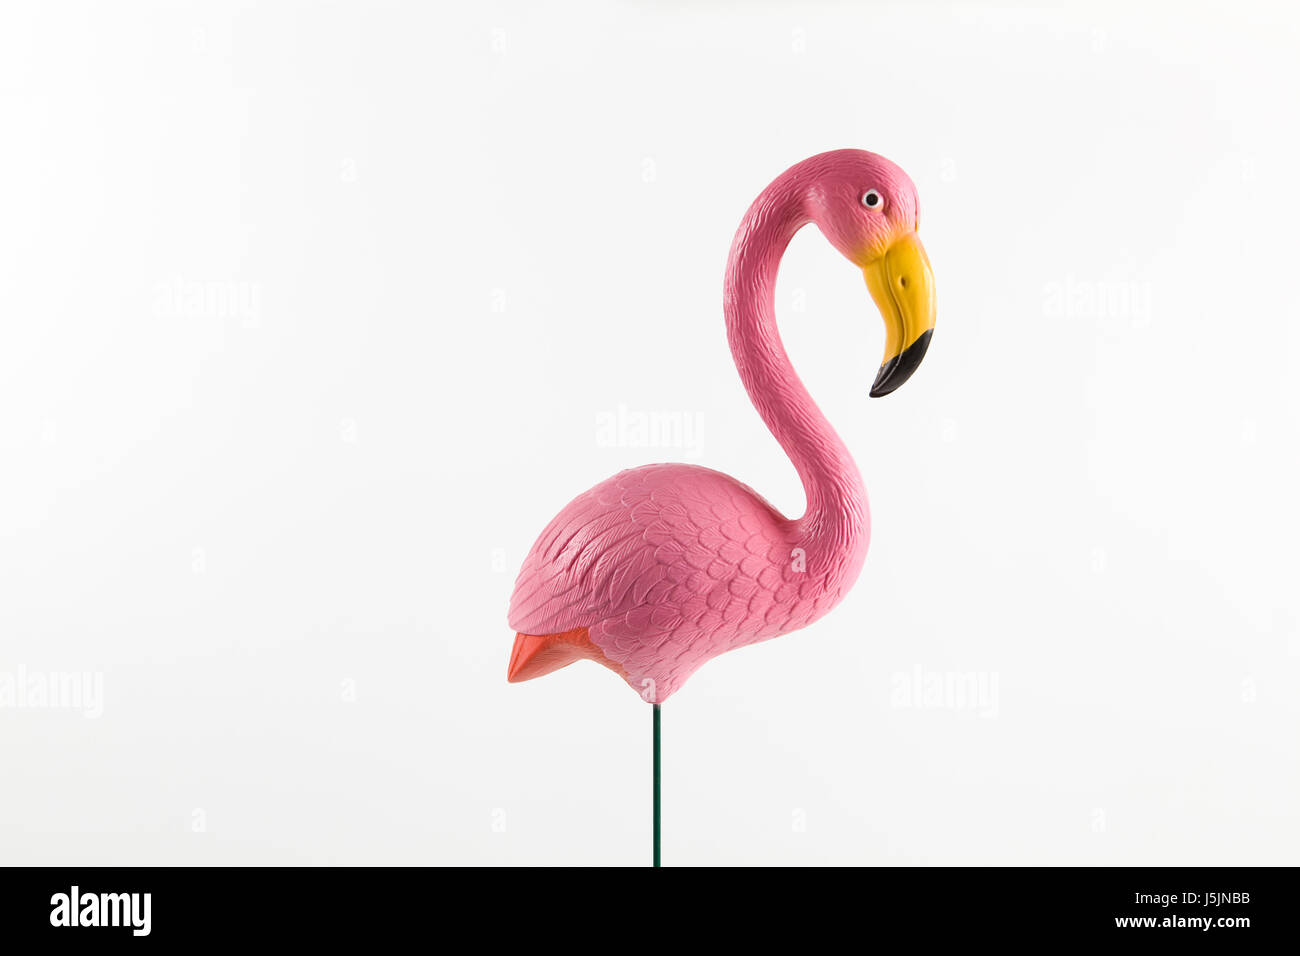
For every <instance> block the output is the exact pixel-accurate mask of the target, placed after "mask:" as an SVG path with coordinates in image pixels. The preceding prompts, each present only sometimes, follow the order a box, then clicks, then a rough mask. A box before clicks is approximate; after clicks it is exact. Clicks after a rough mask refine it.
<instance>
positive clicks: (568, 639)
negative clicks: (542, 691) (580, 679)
mask: <svg viewBox="0 0 1300 956" xmlns="http://www.w3.org/2000/svg"><path fill="white" fill-rule="evenodd" d="M580 660H589V661H595V662H596V663H598V664H604V665H605V666H606V667H608V668H609V669H610V670H613V671H616V672H618V673H619V674H622V673H623V669H622V668H621V667H619V666H618V665H617V664H615V663H614V662H613V661H611V660H610V659H609V658H607V657H606V656H605V654H604V652H602V651H601V649H600V648H599V647H597V646H596V645H595V644H593V643H592V641H591V638H590V637H588V636H587V629H586V628H585V627H578V628H574V629H573V630H572V631H565V632H564V633H562V634H516V635H515V648H514V650H513V651H511V652H510V669H509V671H507V672H506V680H508V681H510V683H512V684H517V683H519V682H520V681H525V680H532V679H533V678H534V677H543V676H545V675H547V674H549V673H551V672H552V671H558V670H559V669H560V668H561V667H568V666H569V665H570V664H572V663H573V662H574V661H580Z"/></svg>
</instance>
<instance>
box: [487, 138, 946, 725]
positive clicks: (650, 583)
mask: <svg viewBox="0 0 1300 956" xmlns="http://www.w3.org/2000/svg"><path fill="white" fill-rule="evenodd" d="M810 222H812V223H816V224H817V226H818V228H819V229H820V230H821V231H822V233H823V234H824V235H825V236H826V237H827V239H829V240H830V242H831V243H832V245H834V246H835V247H836V248H837V249H839V251H840V252H841V253H843V254H844V255H845V256H846V257H847V258H849V259H850V260H851V261H853V262H854V263H855V264H857V265H858V266H859V267H860V268H862V269H863V273H864V275H865V276H866V279H867V285H868V288H869V289H870V290H871V294H872V297H873V299H875V300H876V304H877V305H878V306H879V307H880V309H881V312H882V315H883V316H885V319H886V326H887V336H886V362H885V363H884V364H883V365H882V366H881V370H880V374H879V376H878V377H877V380H876V383H875V385H874V386H873V387H872V391H871V394H872V395H884V394H888V393H889V392H891V391H893V389H894V388H897V387H898V385H899V384H901V382H902V381H905V380H906V379H907V377H908V376H909V375H910V374H911V373H912V371H913V370H914V369H915V368H916V366H917V364H919V362H920V359H921V356H922V355H923V354H924V353H925V350H926V348H927V347H928V344H929V340H930V329H931V328H932V326H933V299H932V297H931V292H930V289H931V284H932V277H931V276H930V271H929V261H928V260H927V259H926V258H925V254H924V250H923V249H922V248H921V247H920V245H919V243H918V242H917V240H916V237H915V234H914V233H915V230H916V227H917V203H916V193H915V187H914V186H913V185H912V182H911V180H910V179H909V178H908V177H907V175H906V173H904V172H903V171H902V170H901V169H899V168H898V167H897V166H895V165H894V164H893V163H891V162H889V160H887V159H884V158H883V157H880V156H877V155H875V154H874V153H868V152H864V151H862V150H835V151H833V152H829V153H822V154H820V155H818V156H814V157H812V158H811V159H807V160H805V161H803V162H802V163H798V164H796V165H795V166H793V167H791V168H790V169H788V170H786V172H785V173H783V174H782V175H781V176H780V177H778V178H777V179H776V180H775V181H774V182H773V183H772V184H771V185H770V186H768V187H767V189H765V190H763V192H762V193H761V194H760V195H759V197H758V198H757V199H756V200H755V201H754V203H753V204H752V205H751V206H750V208H749V211H748V212H747V213H746V214H745V217H744V219H743V220H742V221H741V224H740V228H739V229H738V230H737V233H736V237H735V240H734V241H733V243H732V247H731V254H730V257H729V259H728V263H727V272H726V281H725V286H724V294H723V311H724V313H725V316H726V324H727V337H728V341H729V343H730V345H731V351H732V355H733V358H734V359H735V362H736V368H737V370H738V371H739V372H740V377H741V381H742V383H743V384H744V386H745V389H746V391H747V392H748V393H749V397H750V399H751V401H752V402H753V403H754V406H755V408H756V409H757V410H758V412H759V414H760V415H761V416H762V418H763V421H764V422H765V423H766V424H767V426H768V428H769V429H770V430H771V432H772V434H773V436H774V437H775V438H776V439H777V441H778V442H779V443H780V445H781V447H782V448H783V449H784V451H785V452H786V454H787V455H789V457H790V460H791V462H792V464H793V465H794V467H795V469H796V470H797V471H798V473H799V476H800V479H801V480H802V483H803V487H804V493H805V495H806V497H807V510H806V511H805V513H804V514H803V515H802V516H801V517H799V518H795V519H791V518H786V517H785V516H783V515H782V514H781V513H780V512H778V511H777V510H776V509H775V508H773V507H772V506H771V505H770V504H768V502H767V501H765V500H764V499H763V498H762V497H761V496H759V495H758V494H757V493H755V492H754V491H753V490H752V489H751V488H749V487H748V486H746V485H744V484H741V483H740V482H739V481H737V480H736V479H734V478H732V477H730V476H728V475H724V474H722V473H720V472H717V471H712V470H710V469H708V468H701V467H698V466H695V465H682V464H659V465H646V466H644V467H641V468H634V469H631V470H629V471H624V472H621V473H619V474H617V475H615V476H614V477H612V478H610V479H608V480H606V481H604V482H601V483H600V484H598V485H596V486H595V487H594V488H592V489H591V490H589V491H587V492H586V493H584V494H582V495H579V496H578V497H577V498H575V499H574V500H573V501H571V502H570V503H569V504H568V505H567V506H565V508H564V509H563V510H562V511H561V512H560V513H559V514H558V515H557V516H556V517H555V518H554V520H552V521H551V523H550V524H549V525H547V527H546V529H545V530H544V531H543V532H542V534H541V536H540V537H539V538H538V539H537V542H536V543H535V544H534V545H533V547H532V550H531V551H530V552H529V553H528V556H527V557H526V558H525V559H524V563H523V568H522V569H521V570H520V572H519V578H518V581H517V582H516V584H515V591H514V596H513V597H512V599H511V602H510V612H509V623H510V626H511V627H512V628H513V629H514V630H515V632H516V636H515V646H514V651H513V653H512V655H511V659H510V666H509V671H508V677H509V679H510V680H512V681H521V680H528V679H530V678H533V677H540V676H542V675H543V674H547V673H550V672H551V671H553V670H556V669H558V668H560V667H563V666H565V665H566V664H569V663H572V662H573V661H576V660H581V659H584V658H586V659H591V660H596V661H598V662H600V663H602V664H604V665H606V666H607V667H609V668H611V669H612V670H614V671H615V672H616V673H618V674H619V675H620V676H622V677H623V679H624V680H626V681H627V683H628V684H629V685H630V686H631V687H632V689H633V690H635V691H636V692H637V693H638V694H640V695H641V696H642V697H643V698H644V699H645V700H647V701H650V702H652V703H655V704H659V703H661V702H663V701H664V700H667V699H668V697H670V696H671V695H672V694H673V693H674V692H676V691H677V690H678V689H680V687H681V686H682V683H683V682H684V681H685V680H686V679H687V678H688V677H689V676H690V675H691V674H692V673H693V672H694V671H695V670H696V669H697V668H698V667H699V666H700V665H701V664H703V663H704V662H705V661H707V660H709V659H710V658H712V657H716V656H717V655H718V654H721V653H723V652H724V651H729V650H733V649H735V648H738V647H741V646H744V645H746V644H752V643H754V642H756V641H762V640H766V639H768V638H771V637H776V636H777V635H779V634H785V633H788V632H790V631H794V630H797V629H798V628H801V627H804V626H806V625H808V624H810V623H812V622H813V621H815V620H817V619H818V618H819V617H821V616H822V615H824V614H825V613H826V612H827V611H829V610H830V609H831V608H832V607H834V606H835V605H836V604H837V603H838V602H839V601H840V599H841V598H842V597H843V596H844V595H845V593H847V591H848V589H849V588H850V587H851V586H852V585H853V582H854V581H855V580H856V578H857V576H858V573H859V571H861V569H862V565H863V561H864V559H865V557H866V552H867V542H868V538H869V535H870V528H869V518H868V512H867V499H866V492H865V490H864V488H863V485H862V478H861V476H860V475H859V473H858V469H857V466H856V465H855V464H854V462H853V458H852V457H851V456H850V455H849V452H848V449H847V448H846V447H845V446H844V443H843V442H842V441H841V440H840V438H839V436H838V435H837V434H836V433H835V431H834V429H832V428H831V426H830V423H829V422H827V420H826V419H825V417H824V416H823V415H822V413H821V411H820V410H819V409H818V408H817V405H816V404H815V403H814V402H813V400H812V398H811V396H810V395H809V394H808V391H807V389H805V388H804V386H803V383H802V382H801V381H800V380H799V377H798V375H797V374H795V371H794V368H793V367H792V366H791V364H790V360H789V358H788V356H787V355H786V352H785V349H784V347H783V346H782V344H781V337H780V334H779V332H778V330H777V326H776V318H775V308H774V302H773V296H774V290H775V286H776V275H777V267H778V265H779V263H780V260H781V256H782V254H783V253H784V251H785V249H786V247H787V246H788V244H789V242H790V240H791V239H792V238H793V237H794V234H795V233H796V232H797V231H798V230H799V229H801V228H802V227H803V226H804V225H806V224H808V223H810ZM891 323H892V324H891Z"/></svg>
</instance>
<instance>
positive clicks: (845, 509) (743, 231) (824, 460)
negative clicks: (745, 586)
mask: <svg viewBox="0 0 1300 956" xmlns="http://www.w3.org/2000/svg"><path fill="white" fill-rule="evenodd" d="M797 171H798V167H795V169H792V170H790V172H789V173H787V175H786V176H783V177H781V178H780V179H778V180H777V181H776V182H774V183H773V184H772V185H771V186H769V187H768V188H767V189H766V190H764V191H763V193H762V194H761V195H760V196H759V197H758V199H756V200H755V201H754V204H753V205H752V206H750V208H749V211H748V212H747V213H746V214H745V218H744V220H743V221H742V222H741V224H740V229H739V230H738V231H737V233H736V238H735V241H734V242H733V244H732V247H731V256H730V259H729V261H728V263H727V277H726V286H725V290H724V295H723V308H724V311H725V313H726V319H727V339H728V341H729V342H730V344H731V353H732V356H733V357H734V358H735V361H736V368H737V369H738V370H739V372H740V378H741V381H742V382H744V385H745V390H746V391H747V392H748V393H749V398H750V400H751V401H752V402H753V403H754V407H755V408H757V409H758V413H759V415H761V416H762V418H763V421H764V423H765V424H766V425H767V427H768V429H769V430H770V431H771V432H772V435H773V436H774V437H775V438H776V440H777V441H778V442H779V443H780V444H781V447H782V449H784V450H785V453H786V454H787V455H788V456H789V457H790V461H791V462H792V463H793V464H794V467H795V469H796V470H797V471H798V473H799V478H800V480H801V481H802V482H803V488H804V494H805V496H806V498H807V510H806V511H805V513H804V515H803V517H802V518H800V519H798V520H797V521H796V522H795V525H796V528H797V534H796V538H797V541H798V546H799V547H803V548H805V550H806V560H807V563H808V570H810V571H812V570H814V569H819V570H824V569H827V568H830V567H845V568H846V570H848V568H849V567H851V571H852V573H851V576H850V581H851V580H852V577H856V574H857V570H858V569H859V568H860V567H861V562H862V559H863V558H864V557H865V554H866V547H867V539H868V535H869V533H870V522H869V516H868V511H867V497H866V491H865V489H864V488H863V485H862V476H861V475H860V474H859V472H858V467H857V465H856V464H854V462H853V458H852V457H851V456H850V455H849V450H848V448H847V447H845V445H844V442H843V441H842V440H841V439H840V437H839V435H837V434H836V433H835V430H834V429H833V428H832V427H831V424H830V422H828V421H827V420H826V417H825V416H824V415H823V414H822V413H821V410H820V409H819V408H818V407H817V404H816V403H815V402H814V401H813V400H812V396H811V395H809V394H808V390H807V389H806V388H804V385H803V382H801V381H800V380H799V376H798V374H797V373H796V372H795V370H794V366H793V365H791V364H790V358H789V356H788V355H786V352H785V347H784V346H783V345H782V344H781V335H780V332H779V331H778V330H777V326H776V307H775V292H776V274H777V269H778V267H779V266H780V263H781V257H782V256H783V255H784V254H785V250H786V247H787V246H788V245H789V244H790V240H791V239H793V238H794V234H795V233H796V232H798V231H799V229H801V228H802V227H803V226H805V225H807V224H808V223H809V222H811V218H810V217H809V215H808V213H807V212H806V209H805V202H804V199H805V197H806V196H807V194H808V189H809V187H810V185H811V184H810V183H807V182H804V181H803V179H802V177H800V176H799V175H797ZM846 565H847V566H846Z"/></svg>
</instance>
